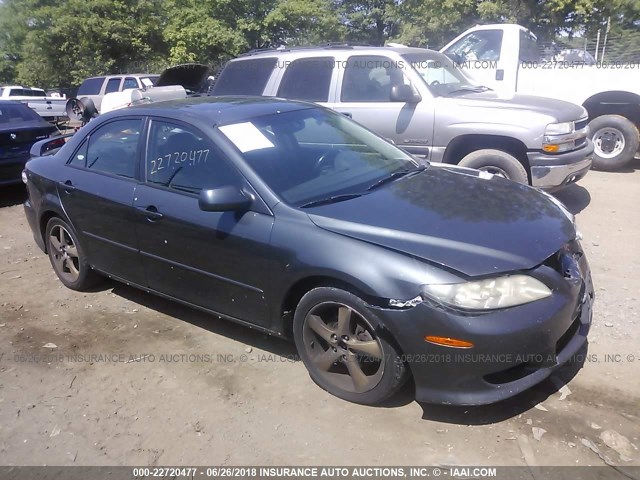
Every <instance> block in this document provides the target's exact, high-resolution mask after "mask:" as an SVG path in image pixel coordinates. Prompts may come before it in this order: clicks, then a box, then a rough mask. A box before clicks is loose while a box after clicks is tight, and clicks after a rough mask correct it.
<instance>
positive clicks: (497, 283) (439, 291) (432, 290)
mask: <svg viewBox="0 0 640 480" xmlns="http://www.w3.org/2000/svg"><path fill="white" fill-rule="evenodd" d="M422 292H423V294H424V295H426V296H427V297H431V298H433V299H435V300H438V301H440V302H442V303H445V304H447V305H450V306H453V307H458V308H465V309H470V310H491V309H496V308H506V307H513V306H514V305H522V304H524V303H529V302H533V301H535V300H540V299H541V298H546V297H548V296H550V295H551V290H550V289H549V287H547V286H546V285H545V284H544V283H542V282H541V281H540V280H536V279H535V278H533V277H530V276H528V275H509V276H505V277H498V278H490V279H487V280H479V281H475V282H465V283H453V284H440V285H423V286H422Z"/></svg>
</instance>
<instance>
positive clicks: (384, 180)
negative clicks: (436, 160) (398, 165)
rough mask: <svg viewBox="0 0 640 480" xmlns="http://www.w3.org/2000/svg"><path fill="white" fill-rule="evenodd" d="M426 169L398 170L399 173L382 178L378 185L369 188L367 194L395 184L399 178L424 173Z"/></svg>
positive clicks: (422, 167)
mask: <svg viewBox="0 0 640 480" xmlns="http://www.w3.org/2000/svg"><path fill="white" fill-rule="evenodd" d="M426 169H427V167H426V166H421V167H417V168H408V169H406V170H398V171H397V172H393V173H392V174H390V175H389V176H388V177H384V178H381V179H380V180H378V181H377V182H376V183H374V184H372V185H370V186H369V187H368V188H367V192H370V191H371V190H375V189H376V188H378V187H380V186H382V185H384V184H385V183H389V182H393V181H394V180H397V179H398V178H401V177H405V176H407V175H415V174H417V173H420V172H424V171H425V170H426Z"/></svg>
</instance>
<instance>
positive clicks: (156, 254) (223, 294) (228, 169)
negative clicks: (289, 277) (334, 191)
mask: <svg viewBox="0 0 640 480" xmlns="http://www.w3.org/2000/svg"><path fill="white" fill-rule="evenodd" d="M145 175H146V184H145V185H141V186H139V187H138V190H137V191H136V195H135V199H134V207H135V208H136V211H137V212H138V222H137V233H138V238H139V241H140V252H141V254H142V256H143V258H144V262H145V265H146V270H147V278H148V286H149V287H150V288H152V289H154V290H157V291H159V292H161V293H164V294H167V295H171V296H173V297H176V298H178V299H181V300H185V301H187V302H190V303H192V304H194V305H198V306H201V307H204V308H208V309H211V310H214V311H217V312H220V313H223V314H225V315H230V316H232V317H236V318H240V319H243V320H246V321H249V322H252V323H256V324H260V325H264V326H268V322H267V308H266V306H267V305H266V300H265V298H264V294H263V292H264V290H265V289H266V287H267V285H268V281H269V272H270V270H271V268H270V264H271V260H270V258H271V256H270V254H269V248H270V247H269V239H270V235H271V228H272V226H273V217H272V216H271V215H266V214H263V213H257V212H253V211H248V212H204V211H202V210H200V208H199V205H198V197H197V195H198V193H199V192H200V191H201V190H202V189H204V188H216V187H222V186H227V185H238V186H242V185H245V187H244V188H246V189H248V188H249V187H248V185H246V183H245V181H244V179H243V178H242V177H241V175H240V174H239V173H238V172H237V171H236V170H235V169H234V168H233V167H232V166H231V165H230V164H229V163H227V161H226V159H224V158H223V157H222V154H221V153H220V151H219V150H218V149H217V148H216V146H215V144H214V142H213V141H211V140H210V139H209V138H208V137H206V136H205V135H203V134H202V133H200V132H199V131H198V130H197V129H195V128H194V127H191V126H189V125H185V124H178V123H173V122H166V121H160V120H154V121H152V123H151V127H150V133H149V144H148V148H147V154H146V156H145ZM252 194H253V195H255V193H254V192H252ZM149 210H151V211H152V214H149V213H148V211H149Z"/></svg>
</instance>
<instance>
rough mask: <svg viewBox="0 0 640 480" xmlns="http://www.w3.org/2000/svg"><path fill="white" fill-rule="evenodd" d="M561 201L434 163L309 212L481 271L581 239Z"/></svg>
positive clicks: (320, 221)
mask: <svg viewBox="0 0 640 480" xmlns="http://www.w3.org/2000/svg"><path fill="white" fill-rule="evenodd" d="M559 205H560V204H559V203H558V204H556V203H554V202H553V201H551V200H550V199H549V198H548V197H547V196H546V195H545V194H543V193H541V192H539V191H537V190H535V189H533V188H530V187H527V186H525V185H520V184H516V183H514V182H510V181H508V180H505V179H502V178H498V177H495V176H491V175H486V174H479V173H478V172H477V171H475V170H470V169H461V168H459V167H441V166H434V165H432V166H431V167H429V168H428V169H427V170H426V171H425V172H423V173H421V174H418V175H414V176H411V177H406V178H401V179H399V180H396V181H395V182H393V183H391V184H388V185H386V186H383V187H380V188H379V189H378V190H374V191H373V192H371V193H369V194H366V195H363V196H361V197H357V198H354V199H351V200H346V201H342V202H338V203H334V204H329V205H323V206H318V207H314V208H309V209H308V210H307V213H308V215H309V217H310V219H311V221H312V222H313V223H315V224H316V225H317V226H318V227H320V228H323V229H325V230H329V231H331V232H335V233H338V234H341V235H346V236H349V237H352V238H356V239H358V240H362V241H365V242H369V243H372V244H376V245H379V246H381V247H385V248H389V249H392V250H396V251H399V252H404V253H406V254H409V255H411V256H414V257H417V258H420V259H423V260H426V261H428V262H430V263H435V264H439V265H443V266H445V267H447V268H449V269H454V270H456V271H458V272H461V273H462V274H465V275H468V276H482V275H491V274H499V273H504V272H510V271H517V270H528V269H531V268H533V267H535V266H537V265H539V264H540V263H542V262H543V261H544V260H546V259H547V258H548V257H550V256H551V255H552V254H553V253H555V252H556V251H558V250H559V249H560V248H561V247H562V246H563V245H564V244H565V243H567V242H568V241H570V240H572V239H574V238H575V236H576V231H575V227H574V225H573V222H572V221H571V220H570V219H569V218H568V216H567V214H566V213H565V211H563V209H562V208H561V207H560V206H559Z"/></svg>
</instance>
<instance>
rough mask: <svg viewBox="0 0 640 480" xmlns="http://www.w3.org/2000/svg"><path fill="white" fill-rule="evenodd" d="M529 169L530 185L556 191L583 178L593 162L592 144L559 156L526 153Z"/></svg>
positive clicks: (588, 140)
mask: <svg viewBox="0 0 640 480" xmlns="http://www.w3.org/2000/svg"><path fill="white" fill-rule="evenodd" d="M527 157H528V159H529V165H530V167H531V185H533V186H534V187H538V188H542V189H545V190H556V189H558V188H562V187H564V186H566V185H569V184H571V183H575V182H577V181H578V180H580V179H581V178H583V177H584V176H585V175H586V174H587V172H588V171H589V169H590V168H591V163H592V161H593V142H592V141H591V140H590V139H587V140H586V145H585V146H584V147H582V148H580V149H579V150H574V151H572V152H567V153H560V154H548V153H544V152H529V153H527Z"/></svg>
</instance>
